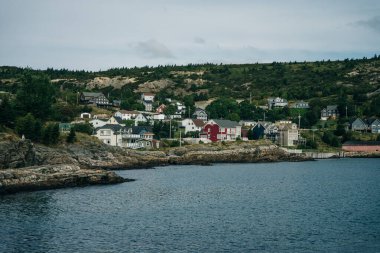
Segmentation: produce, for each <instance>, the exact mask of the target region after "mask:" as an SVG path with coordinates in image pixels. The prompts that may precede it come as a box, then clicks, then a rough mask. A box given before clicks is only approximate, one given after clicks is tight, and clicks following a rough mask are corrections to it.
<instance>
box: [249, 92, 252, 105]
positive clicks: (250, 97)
mask: <svg viewBox="0 0 380 253" xmlns="http://www.w3.org/2000/svg"><path fill="white" fill-rule="evenodd" d="M249 104H252V92H250V93H249Z"/></svg>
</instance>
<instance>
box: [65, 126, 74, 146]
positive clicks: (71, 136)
mask: <svg viewBox="0 0 380 253" xmlns="http://www.w3.org/2000/svg"><path fill="white" fill-rule="evenodd" d="M75 140H76V134H75V130H74V128H71V129H70V133H69V135H67V138H66V142H68V143H74V142H75Z"/></svg>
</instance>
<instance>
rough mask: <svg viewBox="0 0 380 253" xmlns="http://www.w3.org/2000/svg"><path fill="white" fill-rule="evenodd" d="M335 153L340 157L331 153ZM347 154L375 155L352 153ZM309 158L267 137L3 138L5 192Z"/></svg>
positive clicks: (0, 174)
mask: <svg viewBox="0 0 380 253" xmlns="http://www.w3.org/2000/svg"><path fill="white" fill-rule="evenodd" d="M335 157H339V156H334V155H332V156H330V158H335ZM344 157H372V156H371V155H370V154H349V155H345V156H344ZM375 157H378V156H375ZM310 160H314V158H313V157H311V156H307V155H306V154H305V153H303V154H292V153H288V152H286V151H285V150H283V149H281V148H279V147H278V146H276V145H273V144H271V143H270V142H265V141H262V142H230V143H214V144H202V145H189V146H183V147H176V148H169V149H165V150H162V151H161V150H160V151H136V150H130V149H123V148H120V147H112V146H107V145H105V144H102V143H99V142H92V141H83V142H81V143H80V144H79V143H76V144H65V145H58V146H55V147H48V146H44V145H40V144H34V143H32V142H31V141H30V140H6V141H1V142H0V194H9V193H16V192H21V191H35V190H45V189H56V188H64V187H77V186H87V185H96V184H118V183H123V182H129V181H133V179H127V178H123V177H121V176H119V175H117V174H116V173H115V172H114V171H110V170H128V169H147V168H153V167H159V166H167V165H173V164H176V165H211V164H213V163H263V162H285V161H289V162H300V161H310Z"/></svg>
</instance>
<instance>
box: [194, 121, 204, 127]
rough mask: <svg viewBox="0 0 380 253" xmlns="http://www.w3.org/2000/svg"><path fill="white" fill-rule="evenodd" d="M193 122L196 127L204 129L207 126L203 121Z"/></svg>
mask: <svg viewBox="0 0 380 253" xmlns="http://www.w3.org/2000/svg"><path fill="white" fill-rule="evenodd" d="M193 122H194V125H195V126H196V127H203V126H204V125H205V122H204V121H203V120H201V119H193Z"/></svg>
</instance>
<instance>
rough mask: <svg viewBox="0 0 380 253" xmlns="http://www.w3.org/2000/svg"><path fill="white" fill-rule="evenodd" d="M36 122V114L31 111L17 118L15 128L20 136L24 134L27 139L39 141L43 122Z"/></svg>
mask: <svg viewBox="0 0 380 253" xmlns="http://www.w3.org/2000/svg"><path fill="white" fill-rule="evenodd" d="M36 122H37V121H36V119H35V118H34V116H33V115H32V114H31V113H28V114H27V115H25V116H24V117H18V118H17V119H16V127H15V130H16V132H17V133H18V134H19V135H20V136H23V135H24V136H25V138H27V139H30V140H32V141H38V140H39V138H40V136H41V128H40V124H41V122H40V121H38V123H37V124H36ZM36 125H37V126H36ZM36 131H37V132H36Z"/></svg>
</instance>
